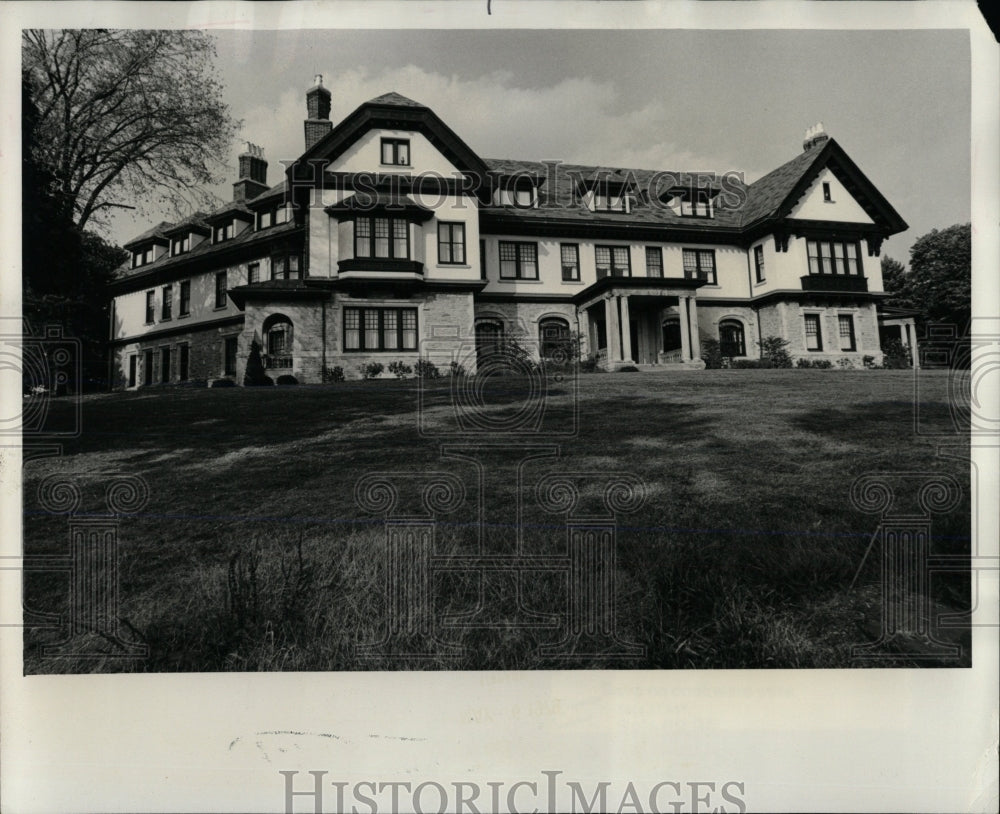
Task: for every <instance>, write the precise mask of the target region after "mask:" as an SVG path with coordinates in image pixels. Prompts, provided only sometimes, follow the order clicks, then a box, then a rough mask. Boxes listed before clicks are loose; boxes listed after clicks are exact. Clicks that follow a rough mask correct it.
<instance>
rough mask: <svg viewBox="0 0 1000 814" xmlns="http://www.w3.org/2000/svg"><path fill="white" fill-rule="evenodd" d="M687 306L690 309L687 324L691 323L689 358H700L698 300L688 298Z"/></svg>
mask: <svg viewBox="0 0 1000 814" xmlns="http://www.w3.org/2000/svg"><path fill="white" fill-rule="evenodd" d="M688 305H689V306H690V307H691V314H690V315H689V322H690V323H691V358H692V359H700V358H701V337H700V336H698V298H697V297H688Z"/></svg>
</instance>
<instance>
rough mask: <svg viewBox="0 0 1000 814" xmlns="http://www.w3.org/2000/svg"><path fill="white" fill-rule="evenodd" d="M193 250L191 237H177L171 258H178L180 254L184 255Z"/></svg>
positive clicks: (173, 244) (172, 246)
mask: <svg viewBox="0 0 1000 814" xmlns="http://www.w3.org/2000/svg"><path fill="white" fill-rule="evenodd" d="M190 249H191V235H189V234H188V235H183V236H182V237H175V238H174V239H173V241H172V242H171V249H170V255H171V257H176V256H177V255H179V254H184V252H186V251H190Z"/></svg>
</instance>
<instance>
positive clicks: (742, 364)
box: [730, 359, 774, 370]
mask: <svg viewBox="0 0 1000 814" xmlns="http://www.w3.org/2000/svg"><path fill="white" fill-rule="evenodd" d="M730 367H732V368H734V369H736V370H746V369H748V368H749V369H752V370H757V369H759V368H771V367H774V365H773V364H771V360H770V359H733V361H732V364H731V365H730Z"/></svg>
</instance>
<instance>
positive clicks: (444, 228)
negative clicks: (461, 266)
mask: <svg viewBox="0 0 1000 814" xmlns="http://www.w3.org/2000/svg"><path fill="white" fill-rule="evenodd" d="M438 262H439V263H464V262H465V224H464V223H439V224H438Z"/></svg>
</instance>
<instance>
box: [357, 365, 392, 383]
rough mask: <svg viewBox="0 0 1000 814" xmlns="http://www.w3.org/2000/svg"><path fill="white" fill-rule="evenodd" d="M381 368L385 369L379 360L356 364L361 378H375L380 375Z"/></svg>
mask: <svg viewBox="0 0 1000 814" xmlns="http://www.w3.org/2000/svg"><path fill="white" fill-rule="evenodd" d="M383 370H385V365H383V364H382V363H381V362H365V363H364V364H360V365H358V373H360V374H361V378H362V379H377V378H378V377H379V376H381V375H382V371H383Z"/></svg>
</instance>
